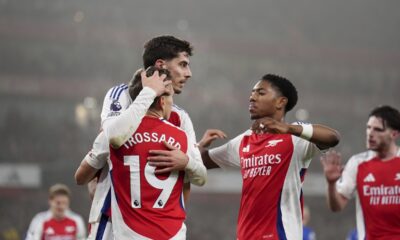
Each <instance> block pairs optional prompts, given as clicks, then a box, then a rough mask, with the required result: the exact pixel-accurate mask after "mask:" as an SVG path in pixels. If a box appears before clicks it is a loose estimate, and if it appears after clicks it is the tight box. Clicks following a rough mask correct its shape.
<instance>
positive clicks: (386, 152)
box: [377, 142, 399, 161]
mask: <svg viewBox="0 0 400 240" xmlns="http://www.w3.org/2000/svg"><path fill="white" fill-rule="evenodd" d="M398 151H399V147H398V146H397V145H396V143H394V142H393V143H392V144H390V145H389V146H388V147H387V148H386V149H383V150H381V151H379V152H377V154H378V156H379V158H380V159H382V161H387V160H390V159H392V158H393V157H395V156H397V152H398Z"/></svg>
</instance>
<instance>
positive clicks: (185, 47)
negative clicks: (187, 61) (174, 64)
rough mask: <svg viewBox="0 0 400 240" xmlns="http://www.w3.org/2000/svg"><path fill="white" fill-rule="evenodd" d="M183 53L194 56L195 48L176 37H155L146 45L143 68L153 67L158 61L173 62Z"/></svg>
mask: <svg viewBox="0 0 400 240" xmlns="http://www.w3.org/2000/svg"><path fill="white" fill-rule="evenodd" d="M181 52H186V53H187V54H188V55H189V56H192V54H193V46H192V45H191V44H190V43H189V42H188V41H185V40H181V39H178V38H176V37H174V36H159V37H155V38H153V39H151V40H149V41H148V42H146V43H145V44H144V52H143V66H144V68H148V67H150V66H153V65H154V64H155V63H156V61H157V60H158V59H163V60H171V59H173V58H176V57H177V56H178V54H179V53H181Z"/></svg>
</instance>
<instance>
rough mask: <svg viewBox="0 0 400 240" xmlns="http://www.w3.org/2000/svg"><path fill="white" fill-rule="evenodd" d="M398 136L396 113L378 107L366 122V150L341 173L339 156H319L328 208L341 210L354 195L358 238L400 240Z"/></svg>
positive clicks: (399, 127) (399, 125)
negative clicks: (326, 191) (326, 184)
mask: <svg viewBox="0 0 400 240" xmlns="http://www.w3.org/2000/svg"><path fill="white" fill-rule="evenodd" d="M399 136H400V113H399V111H398V110H397V109H394V108H393V107H390V106H382V107H377V108H375V109H373V110H372V112H371V113H370V114H369V119H368V122H367V149H368V151H366V152H362V153H359V154H356V155H353V156H352V157H351V158H350V159H349V161H348V162H347V164H346V167H345V168H344V170H343V172H342V168H343V167H342V165H341V156H340V154H339V153H337V152H335V151H330V152H328V153H326V154H325V155H324V156H322V157H321V163H322V166H323V168H324V173H325V177H326V180H327V182H328V196H327V197H328V205H329V207H330V209H331V210H332V211H334V212H336V211H341V210H342V209H343V208H344V207H345V206H346V205H347V203H348V201H349V199H351V198H352V197H353V196H354V195H356V199H357V200H356V219H357V233H358V237H359V239H400V149H399V146H398V145H396V140H397V139H398V138H399Z"/></svg>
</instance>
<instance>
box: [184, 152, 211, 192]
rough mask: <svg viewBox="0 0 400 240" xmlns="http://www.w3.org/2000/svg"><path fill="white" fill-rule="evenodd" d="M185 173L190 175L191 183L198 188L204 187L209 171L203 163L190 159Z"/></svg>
mask: <svg viewBox="0 0 400 240" xmlns="http://www.w3.org/2000/svg"><path fill="white" fill-rule="evenodd" d="M185 172H186V174H188V178H189V180H190V183H192V184H194V185H197V186H203V185H204V184H205V183H206V180H207V169H206V167H205V166H204V165H203V163H202V162H201V161H198V160H195V159H193V158H189V162H188V164H187V165H186V168H185Z"/></svg>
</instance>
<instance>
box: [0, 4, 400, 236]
mask: <svg viewBox="0 0 400 240" xmlns="http://www.w3.org/2000/svg"><path fill="white" fill-rule="evenodd" d="M399 9H400V2H399V1H398V0H382V1H376V0H350V1H349V0H336V1H326V0H321V1H316V0H299V1H288V0H281V1H270V0H251V1H239V0H232V1H227V0H218V1H211V0H201V1H195V0H186V1H183V0H168V1H153V0H147V1H133V0H111V1H105V0H85V1H75V0H70V1H66V0H0V103H1V105H0V106H1V107H0V136H1V140H0V141H1V142H0V146H1V147H0V149H1V151H0V239H14V240H16V239H20V238H21V239H22V238H23V237H24V235H25V232H26V229H27V227H28V224H29V223H30V221H31V219H32V217H33V216H34V215H35V214H36V213H37V212H39V211H43V210H46V209H47V189H48V187H49V186H50V185H52V184H54V183H56V182H63V183H66V184H68V185H69V186H70V187H71V188H72V190H73V199H72V209H73V210H74V211H76V212H78V213H80V214H82V215H83V216H84V217H85V218H87V216H88V212H89V206H90V201H89V197H88V195H87V191H86V188H85V187H78V186H75V184H74V180H73V174H74V172H75V169H76V168H77V166H78V165H79V163H80V161H81V159H82V158H83V156H84V155H85V154H86V153H87V151H88V150H89V149H90V147H91V144H92V141H93V140H94V138H95V136H96V134H97V132H98V129H99V126H100V118H99V114H100V109H101V105H102V101H103V97H104V95H105V93H106V91H107V90H108V89H109V88H110V87H112V86H113V85H115V84H118V83H123V82H127V81H129V79H130V77H131V75H132V73H133V72H134V71H135V70H136V69H137V68H139V67H141V53H142V49H143V43H144V42H146V41H147V40H148V39H150V38H152V37H154V36H157V35H162V34H172V35H175V36H178V37H181V38H184V39H186V40H189V41H191V42H192V43H193V45H194V46H195V53H194V56H193V57H192V59H191V66H192V72H193V78H192V79H191V80H190V81H189V82H188V84H187V85H186V88H185V90H184V92H183V93H182V94H181V95H179V96H176V98H175V102H176V103H177V104H178V105H180V106H182V107H184V108H185V109H186V110H187V111H188V112H189V114H190V116H191V117H192V121H193V123H194V126H195V129H196V131H197V137H198V139H200V137H201V136H202V134H203V132H204V130H206V129H207V128H220V129H222V130H224V131H226V132H227V133H228V135H229V136H230V137H234V136H236V135H237V134H239V133H241V132H242V131H243V130H245V129H246V128H248V127H249V125H250V124H251V122H250V120H249V116H248V111H247V108H248V98H249V94H250V90H251V88H252V87H253V85H254V84H255V83H256V82H257V80H258V79H260V77H261V76H262V75H264V74H265V73H275V74H280V75H283V76H285V77H287V78H289V79H290V80H291V81H292V82H293V83H294V84H295V85H296V86H297V89H298V91H299V97H300V99H299V102H298V104H297V107H296V108H295V109H294V110H292V112H291V113H290V114H288V116H287V121H289V122H291V121H294V120H296V117H297V118H300V119H305V120H307V121H310V122H313V123H323V124H326V125H329V126H332V127H334V128H336V129H338V130H339V131H340V132H341V134H342V141H341V143H340V144H339V146H338V147H337V148H338V149H339V150H340V151H341V152H342V154H343V156H344V157H345V159H347V158H348V157H350V156H351V155H352V154H354V153H357V152H360V151H363V150H364V142H365V140H364V139H365V123H366V120H367V115H368V113H369V111H370V110H371V109H372V108H373V107H375V106H377V105H380V104H390V105H393V106H395V107H397V108H399V103H400V101H399V100H400V97H399V89H400V68H399V67H400V66H399V65H400V64H399V63H400V31H399V26H400V14H399ZM296 113H297V114H296ZM304 113H306V114H304ZM222 143H223V142H222V141H220V142H217V143H216V145H219V144H222ZM309 174H310V175H309V177H308V178H307V180H306V181H307V182H306V189H305V202H306V204H308V205H309V206H310V208H311V214H312V219H311V222H310V226H311V227H312V228H314V229H315V231H316V233H317V238H318V239H327V240H330V239H332V240H334V239H335V240H336V239H345V236H346V234H347V232H348V231H349V230H350V229H352V228H353V227H354V226H355V220H354V207H353V204H354V203H353V202H352V203H351V204H350V205H349V207H348V208H347V209H346V210H345V211H344V212H342V213H336V214H331V213H330V212H329V211H328V210H327V207H326V204H325V198H324V196H323V194H324V181H323V179H322V178H321V175H320V174H321V167H320V163H319V160H318V158H316V159H315V160H314V162H313V163H312V166H311V169H310V171H309ZM210 175H211V176H210V181H209V182H208V185H207V186H206V187H207V188H206V189H203V190H202V191H201V190H199V189H195V190H194V193H193V194H192V196H191V200H190V203H189V205H188V206H187V207H188V221H187V225H188V239H235V225H236V218H237V211H238V207H239V200H240V194H239V191H240V187H241V186H240V184H241V182H240V176H239V175H238V172H236V173H232V172H223V171H219V170H213V171H212V172H211V174H210ZM307 187H308V188H307Z"/></svg>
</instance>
